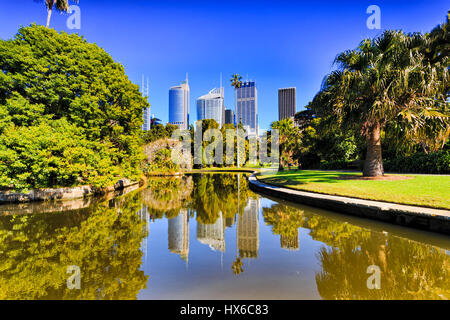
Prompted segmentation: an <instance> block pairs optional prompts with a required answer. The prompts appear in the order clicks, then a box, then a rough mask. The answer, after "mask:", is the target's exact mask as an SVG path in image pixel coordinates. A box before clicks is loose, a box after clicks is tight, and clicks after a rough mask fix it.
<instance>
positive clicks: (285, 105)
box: [278, 88, 297, 120]
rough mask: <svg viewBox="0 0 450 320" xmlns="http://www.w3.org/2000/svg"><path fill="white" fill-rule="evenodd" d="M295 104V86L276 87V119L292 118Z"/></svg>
mask: <svg viewBox="0 0 450 320" xmlns="http://www.w3.org/2000/svg"><path fill="white" fill-rule="evenodd" d="M296 105H297V98H296V88H283V89H278V120H283V119H288V118H293V117H294V116H295V109H296Z"/></svg>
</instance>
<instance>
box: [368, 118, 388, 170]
mask: <svg viewBox="0 0 450 320" xmlns="http://www.w3.org/2000/svg"><path fill="white" fill-rule="evenodd" d="M366 139H367V154H366V161H364V170H363V175H364V176H365V177H379V176H382V175H384V169H383V158H382V154H381V125H380V124H379V123H377V124H375V125H373V126H372V127H371V128H370V129H369V132H368V134H367V138H366Z"/></svg>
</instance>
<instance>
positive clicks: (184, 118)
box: [169, 75, 189, 130]
mask: <svg viewBox="0 0 450 320" xmlns="http://www.w3.org/2000/svg"><path fill="white" fill-rule="evenodd" d="M169 123H170V124H173V125H177V126H178V127H179V128H180V129H181V130H187V129H188V128H189V84H188V80H187V75H186V80H185V81H183V82H182V83H181V85H179V86H176V87H172V88H170V91H169Z"/></svg>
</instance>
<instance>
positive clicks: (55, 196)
mask: <svg viewBox="0 0 450 320" xmlns="http://www.w3.org/2000/svg"><path fill="white" fill-rule="evenodd" d="M137 184H139V182H136V181H130V180H128V179H121V180H119V181H117V183H116V184H115V185H114V186H111V187H108V188H106V189H105V190H104V192H100V194H101V193H109V192H113V191H117V190H123V189H124V188H128V187H130V186H134V185H137ZM98 193H99V192H98V190H96V189H95V188H94V187H92V186H79V187H73V188H54V189H52V188H48V189H34V190H31V191H29V192H28V193H20V192H14V191H0V204H2V203H23V202H32V201H45V200H73V199H80V198H86V197H90V196H92V195H94V194H98Z"/></svg>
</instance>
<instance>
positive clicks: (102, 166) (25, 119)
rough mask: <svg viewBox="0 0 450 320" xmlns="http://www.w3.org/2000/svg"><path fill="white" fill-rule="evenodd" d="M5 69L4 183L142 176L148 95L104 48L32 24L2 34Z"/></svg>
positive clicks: (0, 127)
mask: <svg viewBox="0 0 450 320" xmlns="http://www.w3.org/2000/svg"><path fill="white" fill-rule="evenodd" d="M0 70H1V72H0V188H8V189H27V188H40V187H56V186H73V185H78V184H92V185H95V186H97V187H105V186H107V185H109V184H111V183H113V182H114V180H115V179H117V178H120V177H128V178H136V177H138V175H139V162H140V159H141V157H142V152H141V150H140V141H139V135H140V128H141V125H142V110H143V108H145V107H148V102H147V101H146V100H145V99H144V98H143V97H142V95H141V94H140V93H139V87H138V86H137V85H135V84H133V83H131V81H130V80H129V79H128V77H127V76H126V75H125V71H124V67H123V66H122V65H121V64H119V63H116V62H114V60H113V58H112V57H111V56H110V55H109V54H108V53H107V52H105V51H104V50H103V49H101V48H100V47H98V46H97V45H96V44H92V43H88V42H87V41H86V40H85V39H84V38H83V37H80V36H78V35H76V34H72V35H69V34H67V33H65V32H62V33H58V32H56V31H55V30H52V29H48V28H45V27H42V26H37V25H31V26H29V27H24V28H21V29H20V30H19V32H18V33H17V35H16V36H15V37H14V38H13V39H10V40H6V41H3V40H0Z"/></svg>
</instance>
